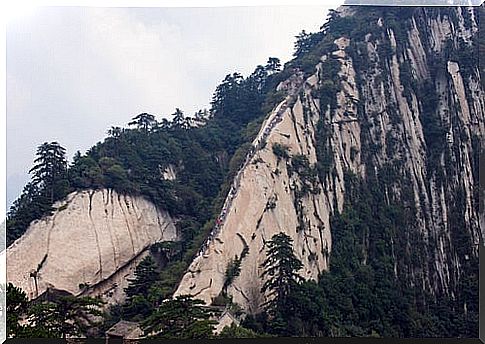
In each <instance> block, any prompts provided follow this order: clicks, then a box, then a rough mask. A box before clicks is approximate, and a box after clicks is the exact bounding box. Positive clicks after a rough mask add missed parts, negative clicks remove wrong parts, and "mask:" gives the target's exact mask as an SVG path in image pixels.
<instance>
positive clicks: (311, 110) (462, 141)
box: [175, 9, 485, 312]
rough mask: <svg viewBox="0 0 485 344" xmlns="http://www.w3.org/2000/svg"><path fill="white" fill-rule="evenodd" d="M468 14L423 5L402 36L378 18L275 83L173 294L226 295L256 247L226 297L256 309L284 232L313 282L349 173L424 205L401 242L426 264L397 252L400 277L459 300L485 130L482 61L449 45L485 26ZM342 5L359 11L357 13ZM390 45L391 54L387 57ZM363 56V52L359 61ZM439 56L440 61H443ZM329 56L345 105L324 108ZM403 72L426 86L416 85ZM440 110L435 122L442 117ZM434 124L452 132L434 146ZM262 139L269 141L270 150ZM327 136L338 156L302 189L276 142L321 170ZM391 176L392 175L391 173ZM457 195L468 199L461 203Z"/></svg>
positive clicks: (475, 230) (473, 240) (395, 199)
mask: <svg viewBox="0 0 485 344" xmlns="http://www.w3.org/2000/svg"><path fill="white" fill-rule="evenodd" d="M463 11H464V10H463V9H457V10H456V12H455V13H454V17H453V18H452V17H451V16H446V15H439V14H438V15H437V14H436V12H433V11H429V12H427V11H425V10H423V11H421V12H420V14H419V15H418V16H416V17H412V18H411V19H409V21H408V25H407V37H404V38H403V37H402V36H401V37H399V38H397V37H396V34H395V32H394V31H393V30H392V28H390V27H387V23H386V21H385V20H384V19H383V18H379V20H378V21H376V24H379V25H378V27H381V28H382V31H383V33H382V34H375V33H372V34H371V33H369V34H367V35H366V36H365V37H366V38H365V42H359V45H358V48H356V47H355V46H352V47H351V43H352V41H351V39H349V37H341V38H339V39H337V40H335V42H334V43H335V45H336V46H337V50H335V51H333V52H329V53H328V54H325V55H324V56H322V57H321V59H320V61H321V62H319V64H318V65H317V66H316V72H315V74H313V75H311V76H309V77H308V78H307V79H306V80H305V81H303V80H300V81H299V82H298V78H299V76H298V75H297V74H295V75H293V76H292V77H291V78H290V79H288V80H287V81H286V82H283V83H281V84H280V85H279V86H278V90H280V91H281V90H284V91H286V92H287V94H288V96H287V97H286V99H285V100H284V101H283V102H281V103H280V104H278V105H277V107H276V108H275V109H274V110H273V112H272V113H271V114H270V115H269V116H268V118H267V120H266V121H265V122H264V123H263V127H262V129H261V131H260V133H259V135H258V137H257V138H256V140H255V142H254V143H253V145H254V147H259V148H255V153H253V154H251V155H250V156H249V160H248V161H247V163H246V164H244V166H243V167H242V169H241V171H240V172H239V174H238V177H237V178H236V180H235V182H234V190H235V191H234V193H230V194H229V196H228V201H226V205H225V206H224V209H223V213H222V215H223V218H222V219H223V222H222V224H221V226H220V228H218V229H217V230H216V231H214V233H213V234H212V235H211V237H210V240H209V242H208V243H207V245H206V246H204V250H203V251H202V252H201V254H199V255H198V256H197V257H196V258H195V260H194V261H193V262H192V264H191V265H190V267H189V269H188V271H187V273H186V274H185V275H184V277H183V279H182V281H181V283H180V285H179V287H178V289H177V291H176V293H175V295H181V294H190V295H193V296H195V297H197V298H200V299H202V300H204V301H205V302H206V303H208V304H209V303H211V302H212V300H213V299H214V298H215V297H216V296H218V295H219V294H220V293H221V292H222V291H223V288H224V282H225V272H226V269H227V267H228V266H229V264H231V262H232V261H233V260H234V259H235V258H236V257H237V258H240V257H241V254H242V253H243V249H244V248H245V247H247V249H248V253H247V255H245V256H244V258H243V259H242V263H241V272H240V274H239V276H237V277H236V278H235V279H234V281H233V282H232V283H231V284H230V286H228V287H227V293H228V294H229V295H230V296H232V298H233V301H234V302H236V303H238V304H240V305H241V306H242V307H243V308H244V309H245V310H247V311H249V312H257V311H258V310H259V307H260V305H261V304H262V303H263V302H264V301H265V296H264V295H261V293H260V290H261V286H262V284H263V281H262V280H261V279H260V275H261V272H262V271H261V268H260V264H261V263H262V261H263V260H264V258H265V253H264V244H265V241H267V240H268V239H270V238H271V236H272V235H274V234H276V233H278V232H280V231H283V232H285V233H286V234H288V235H290V236H291V238H292V239H293V241H294V250H295V253H296V255H297V256H298V258H299V259H300V260H301V261H302V262H303V264H304V268H303V269H302V270H301V271H300V273H301V274H302V275H303V276H304V277H305V278H313V279H316V278H317V277H318V275H319V273H320V272H322V271H323V270H325V269H328V267H329V261H328V258H329V254H331V243H332V236H331V232H332V228H330V217H331V216H332V214H334V213H335V212H337V211H338V212H341V211H342V209H343V207H344V206H345V204H344V203H345V202H344V199H345V193H346V190H345V178H346V173H348V172H351V173H353V174H354V175H355V176H358V177H359V178H362V179H363V180H366V179H369V178H372V179H373V180H374V181H378V182H381V183H383V185H386V186H385V187H386V192H385V199H384V200H383V201H384V202H387V204H400V205H406V206H407V207H412V208H413V209H415V211H414V213H413V216H414V217H415V219H414V223H413V225H412V227H409V228H403V229H402V230H403V231H408V233H410V234H408V238H407V239H402V238H401V239H400V240H404V242H401V243H402V244H403V245H404V246H405V247H404V251H405V252H407V253H406V254H410V255H413V254H414V255H415V257H417V261H418V262H417V263H416V264H408V265H405V264H403V263H402V259H400V258H401V257H394V259H395V262H394V265H395V268H394V271H395V274H396V277H397V276H401V277H403V278H405V279H406V280H408V281H409V283H410V285H419V286H422V288H424V289H426V290H428V291H430V292H432V293H435V292H436V293H445V294H448V295H451V296H453V295H454V293H456V291H457V289H456V288H457V286H458V283H459V280H460V274H461V269H462V266H464V265H465V264H466V261H467V260H468V259H470V257H471V256H477V255H478V246H477V244H478V238H479V236H480V226H479V210H478V200H477V197H476V196H474V195H476V194H477V190H476V188H477V187H478V175H477V171H478V166H477V162H476V161H475V160H476V158H475V157H476V156H477V154H478V152H477V150H478V148H477V144H479V143H482V144H483V141H484V138H485V126H484V125H485V118H484V113H485V111H484V110H485V107H484V100H483V99H484V97H483V89H482V88H481V87H480V76H479V71H478V68H473V69H472V70H471V71H470V68H469V66H468V70H467V73H466V75H464V74H463V73H462V72H461V69H462V66H460V61H454V60H447V58H446V57H445V56H446V55H445V52H444V51H443V49H444V47H445V45H446V44H452V45H454V46H455V47H457V46H458V44H459V41H460V40H463V41H464V42H465V44H469V45H470V44H471V41H472V39H473V37H475V36H476V34H477V25H476V22H475V17H474V16H473V15H472V16H470V17H469V18H467V20H465V19H464V15H465V13H464V12H463ZM345 13H346V14H345V15H351V11H350V12H349V11H345ZM349 13H350V14H349ZM465 22H466V23H467V24H466V25H465ZM470 22H471V23H470ZM450 40H451V43H450V42H448V41H450ZM447 42H448V43H447ZM386 45H387V46H390V49H391V52H390V53H389V52H387V53H386V54H384V53H383V52H382V51H383V50H385V49H382V47H383V46H386ZM349 49H350V50H352V49H354V51H353V52H352V53H349ZM352 54H353V55H352ZM355 54H358V55H360V58H359V60H360V61H359V63H360V64H359V65H358V66H357V67H356V66H355V63H354V62H355V61H353V58H352V56H355ZM437 58H438V59H441V60H442V64H441V67H436V65H435V63H436V62H435V61H436V59H437ZM330 59H337V60H338V61H339V63H340V71H339V72H338V79H339V80H338V82H339V91H338V92H337V94H336V103H337V106H336V107H335V108H330V107H328V108H327V107H324V108H322V106H321V104H320V100H319V98H318V96H316V95H317V94H318V90H319V89H320V88H321V87H322V84H323V83H324V82H325V81H326V78H328V77H329V76H328V75H325V72H324V68H323V66H324V64H325V63H327V62H328V61H329V60H330ZM362 60H364V61H366V63H365V64H364V65H363V64H362ZM405 64H406V68H409V69H410V70H411V72H410V76H406V73H405V72H406V71H405V66H404V65H405ZM300 77H301V76H300ZM405 77H407V78H412V79H413V82H412V83H414V85H418V86H414V88H413V86H412V83H410V82H409V80H407V79H406V80H403V78H405ZM426 83H430V85H428V87H429V89H430V90H431V91H430V92H433V93H434V94H436V96H437V99H438V100H437V106H436V108H433V109H431V110H429V109H427V108H426V105H427V104H425V103H426V102H427V101H428V98H427V97H423V95H422V94H420V92H421V91H420V89H421V87H424V86H423V85H425V84H426ZM431 116H436V118H438V119H437V120H436V121H437V122H436V124H433V123H432V119H430V117H431ZM319 121H321V122H320V123H319ZM430 123H431V124H430ZM318 124H320V125H323V126H324V127H325V128H326V134H325V137H318V136H317V125H318ZM432 125H436V126H438V127H441V128H444V130H445V131H446V132H445V134H446V136H444V135H445V134H443V135H441V136H439V137H436V139H440V140H442V141H443V144H440V147H438V148H437V147H436V145H433V142H432V140H433V139H435V138H434V137H433V136H432V135H436V134H435V133H433V132H431V133H430V131H429V127H430V126H432ZM267 128H268V129H267ZM427 128H428V129H427ZM261 140H263V141H266V145H265V146H264V147H263V148H261V146H260V145H259V142H260V141H261ZM319 140H324V144H323V145H324V146H325V147H326V149H327V151H328V153H327V154H328V155H329V158H330V160H331V161H332V168H331V172H329V173H328V174H327V175H326V177H325V178H323V180H322V179H320V180H319V181H318V183H317V184H318V185H314V186H313V190H312V191H315V192H307V193H305V194H303V195H302V194H301V190H302V189H303V184H304V183H305V181H304V180H303V179H302V178H301V177H300V176H299V175H298V173H294V172H293V173H292V172H291V169H290V168H289V167H290V165H291V162H290V161H291V159H289V161H285V159H280V158H278V157H277V156H276V155H275V154H274V153H273V151H272V146H273V144H275V143H278V144H281V145H284V146H286V147H288V152H289V155H290V156H295V155H298V154H302V155H305V156H306V157H307V158H308V160H309V163H310V167H312V166H315V164H316V163H317V162H318V159H319V158H321V156H320V157H319V156H318V154H317V148H316V147H317V143H318V141H319ZM320 142H321V141H320ZM438 150H439V153H435V152H434V151H438ZM431 159H435V160H433V161H431ZM436 159H437V160H436ZM436 161H437V162H436ZM391 172H392V173H393V175H394V176H395V177H394V178H393V179H392V180H388V179H386V175H387V174H389V173H391ZM317 189H319V191H317ZM457 194H460V195H462V196H463V197H462V198H457V197H456V195H457ZM458 200H459V202H462V203H460V204H455V202H458ZM457 214H459V215H457ZM411 236H414V237H415V238H419V239H412V240H418V241H419V242H420V248H417V247H413V245H414V244H413V241H412V240H411V239H410V238H409V237H411ZM463 236H466V237H468V238H469V239H470V243H469V246H467V247H465V248H463V247H458V246H459V245H463V244H458V243H455V242H456V238H458V237H463ZM389 244H390V245H394V241H392V242H390V243H389ZM455 245H456V246H455ZM412 252H414V253H412ZM465 252H466V253H465Z"/></svg>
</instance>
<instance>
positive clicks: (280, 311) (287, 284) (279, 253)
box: [261, 232, 303, 330]
mask: <svg viewBox="0 0 485 344" xmlns="http://www.w3.org/2000/svg"><path fill="white" fill-rule="evenodd" d="M292 241H293V240H292V239H291V238H290V237H289V236H288V235H286V234H285V233H283V232H280V233H278V234H275V235H274V236H273V237H272V238H271V240H270V241H268V242H267V243H266V246H267V250H266V256H267V257H266V260H265V261H264V262H263V264H261V267H262V268H263V269H264V271H263V273H262V275H261V278H262V279H266V281H265V282H264V284H263V287H262V288H261V292H262V293H263V294H266V296H267V297H268V298H269V300H268V301H266V302H265V303H264V304H263V308H264V309H265V311H266V312H267V314H268V315H269V316H270V318H271V320H272V323H273V324H274V327H275V330H276V328H278V327H279V326H278V325H281V326H285V325H284V318H285V313H286V312H287V311H288V304H290V302H288V301H289V298H290V296H291V293H292V292H293V291H294V290H295V289H297V288H298V286H299V284H300V283H301V281H302V280H303V279H302V277H301V276H300V275H299V274H298V270H300V269H301V268H302V267H303V264H302V263H301V262H300V260H298V258H297V257H296V256H295V254H294V253H293V246H292Z"/></svg>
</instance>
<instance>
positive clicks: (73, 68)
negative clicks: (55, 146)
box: [6, 6, 328, 207]
mask: <svg viewBox="0 0 485 344" xmlns="http://www.w3.org/2000/svg"><path fill="white" fill-rule="evenodd" d="M327 11H328V7H325V6H272V7H225V8H223V7H218V8H113V7H104V8H101V7H42V8H36V9H35V10H32V11H29V13H27V14H25V15H22V16H17V17H16V18H15V19H14V20H11V21H9V22H8V23H7V29H6V60H7V69H6V79H7V207H9V206H10V204H11V203H12V202H13V200H15V199H16V198H17V197H18V195H19V194H20V192H21V191H22V188H23V186H24V185H25V183H26V182H27V181H28V180H29V175H28V170H29V169H30V167H31V166H32V161H33V159H34V158H35V151H36V148H37V146H39V145H40V144H42V143H43V142H46V141H57V142H59V143H60V144H61V145H62V146H63V147H65V148H66V150H67V155H68V158H69V159H71V158H72V156H73V155H74V153H75V152H76V151H77V150H80V151H81V152H83V153H84V152H85V151H86V150H87V149H88V148H90V147H91V146H93V145H94V144H96V142H98V141H102V139H103V138H104V137H105V136H106V131H107V130H108V129H109V128H110V127H111V126H126V124H127V123H128V122H129V121H130V119H131V118H132V117H134V116H136V115H137V114H139V113H142V112H148V113H151V114H154V115H156V116H157V118H158V119H161V118H163V117H165V116H169V115H170V114H171V113H173V112H174V110H175V108H176V107H179V108H181V109H182V110H183V111H184V112H185V113H186V114H193V113H194V112H195V111H197V110H198V109H203V108H208V107H209V103H210V100H211V96H212V93H213V91H214V90H215V88H216V86H217V85H218V84H219V83H220V82H221V81H222V80H223V79H224V77H225V75H227V74H229V73H232V72H236V71H237V72H240V73H242V74H243V75H248V74H249V73H251V72H252V70H254V68H255V67H256V66H257V65H258V64H264V63H265V62H266V61H267V59H268V57H270V56H271V57H278V58H280V59H281V61H282V62H286V61H288V60H289V59H291V54H292V52H293V43H294V36H295V35H297V34H298V33H299V32H300V31H301V30H303V29H304V30H306V31H307V32H314V31H318V29H319V27H320V26H321V25H322V24H323V22H324V21H325V18H326V14H327Z"/></svg>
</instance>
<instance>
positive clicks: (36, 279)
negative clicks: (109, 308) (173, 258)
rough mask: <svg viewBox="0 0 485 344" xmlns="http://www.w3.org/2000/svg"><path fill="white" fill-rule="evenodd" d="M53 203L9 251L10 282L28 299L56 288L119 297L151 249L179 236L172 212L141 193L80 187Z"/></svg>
mask: <svg viewBox="0 0 485 344" xmlns="http://www.w3.org/2000/svg"><path fill="white" fill-rule="evenodd" d="M54 207H55V208H56V210H55V211H54V213H53V215H52V216H49V217H45V218H43V219H41V220H39V221H34V222H33V223H32V224H31V225H30V227H29V228H28V230H27V232H26V233H25V234H24V235H23V236H22V237H21V238H20V239H18V240H17V241H15V242H14V243H13V244H12V245H11V246H10V247H9V248H8V249H7V262H8V263H7V280H8V281H9V282H12V283H13V284H14V285H16V286H18V287H20V288H22V289H23V290H24V291H25V292H26V293H27V295H28V297H29V298H36V297H38V296H40V295H41V294H42V293H44V292H45V291H46V290H47V288H52V289H56V290H60V291H65V292H69V293H70V294H73V295H102V296H104V297H105V299H106V300H108V301H115V300H120V299H122V298H123V287H125V286H126V283H127V282H126V279H127V277H128V276H129V275H130V274H132V271H133V269H134V267H135V266H136V264H137V263H138V262H139V261H140V259H142V258H143V257H144V255H145V254H146V251H147V248H148V247H149V246H150V245H151V244H153V243H155V242H158V241H164V240H176V239H177V235H176V229H175V226H174V224H173V221H172V219H171V218H170V216H169V215H168V214H167V213H165V212H163V211H160V210H159V209H157V207H155V206H154V205H153V204H152V203H151V202H149V201H147V200H145V199H144V198H142V197H133V196H125V195H120V194H117V193H116V192H114V191H112V190H99V191H80V192H74V193H72V194H70V195H69V196H68V197H67V199H66V200H65V201H62V202H58V203H56V204H55V205H54Z"/></svg>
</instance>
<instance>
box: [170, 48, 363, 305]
mask: <svg viewBox="0 0 485 344" xmlns="http://www.w3.org/2000/svg"><path fill="white" fill-rule="evenodd" d="M335 43H336V44H337V46H338V50H337V51H335V52H333V55H334V56H337V57H338V60H339V61H340V63H341V66H342V68H341V71H340V74H341V75H342V76H344V77H345V78H346V80H347V81H346V83H345V84H344V87H343V88H342V90H341V91H340V92H339V94H338V96H337V97H338V104H339V111H338V112H337V113H336V114H333V113H332V115H331V113H330V110H328V111H326V112H325V114H324V117H325V118H324V121H325V122H326V124H327V125H329V126H330V127H332V128H333V129H334V133H335V134H334V135H332V136H331V137H330V138H329V140H330V141H329V144H330V145H331V147H333V152H332V153H330V154H332V156H333V160H335V161H337V162H338V163H337V166H336V171H337V175H336V176H335V178H332V177H331V176H328V179H327V180H325V181H324V183H320V182H319V181H318V177H317V176H316V167H315V166H316V163H317V151H316V141H317V137H316V132H317V125H318V122H319V120H320V118H321V116H320V112H321V110H320V104H319V103H320V102H319V100H318V99H316V98H315V97H314V96H313V93H312V92H313V91H315V90H316V89H317V88H318V87H319V84H320V82H321V76H322V75H321V65H322V64H319V65H318V66H317V72H316V73H315V74H314V75H312V76H310V77H309V78H307V79H306V80H303V79H302V75H299V76H298V74H296V75H294V76H293V77H291V78H290V79H288V80H287V81H286V82H283V83H282V84H280V85H279V86H278V90H285V91H286V92H287V93H288V96H287V97H286V99H285V100H284V101H282V102H281V103H280V104H278V106H276V108H275V110H274V111H273V112H272V113H271V114H270V115H269V116H268V118H267V119H266V121H265V122H264V123H263V125H262V128H261V130H260V132H259V134H258V135H257V137H256V139H255V141H254V142H253V149H252V150H251V153H250V154H249V156H248V158H247V160H246V163H245V164H244V166H243V168H242V169H241V170H240V172H239V174H238V176H237V177H236V179H235V181H234V185H233V188H232V189H231V192H230V193H229V196H228V200H227V201H226V203H225V205H224V207H223V210H222V216H221V218H220V220H221V221H222V223H221V225H220V227H219V228H217V230H216V231H215V232H214V233H213V234H212V235H211V237H210V240H209V242H208V243H207V244H206V246H205V250H203V251H202V252H201V253H200V254H199V256H198V257H197V258H196V259H195V260H194V262H193V263H192V264H191V266H190V268H189V270H188V272H187V273H186V274H185V276H184V277H183V279H182V282H181V283H180V286H179V288H178V289H177V291H176V294H175V295H180V294H191V295H194V296H196V297H197V298H200V299H202V300H204V301H205V302H206V303H211V301H212V300H213V299H214V298H215V297H216V296H218V295H219V294H220V293H221V291H222V289H223V287H224V284H225V278H226V276H225V272H226V269H227V268H228V266H229V264H231V262H232V261H233V260H234V259H236V258H241V257H242V262H241V272H240V274H239V276H238V277H237V278H235V279H234V281H233V282H232V283H231V284H230V286H229V287H228V290H227V292H228V293H229V294H230V295H232V297H233V300H234V302H236V303H238V304H240V305H242V306H243V307H244V308H245V309H247V310H248V311H250V312H256V311H258V310H259V307H260V305H261V304H262V303H263V302H264V301H265V299H264V298H265V296H264V295H262V294H261V293H260V290H261V286H262V283H263V281H261V279H260V275H261V273H262V271H261V268H260V265H261V263H262V262H263V260H264V258H265V254H264V252H265V242H266V241H267V240H269V239H271V237H272V236H273V235H275V234H277V233H279V232H285V233H287V234H288V235H290V236H291V238H292V239H293V241H294V247H295V253H296V255H297V256H298V257H299V259H300V260H301V261H302V262H303V264H304V268H303V269H302V271H301V274H302V276H304V277H305V278H307V279H317V278H318V275H319V274H320V273H321V272H322V271H324V270H325V269H327V268H328V258H329V254H330V251H331V235H330V215H331V214H332V212H333V211H335V210H336V209H338V210H339V211H341V210H342V207H343V199H344V184H343V182H344V179H343V173H344V169H346V168H350V169H352V170H353V171H355V172H356V173H359V174H362V173H363V169H362V168H361V167H362V166H361V164H360V155H359V152H360V127H359V124H358V123H357V119H356V117H355V115H356V106H355V102H356V101H358V98H359V95H358V91H357V90H356V88H355V80H354V79H355V71H354V70H353V67H352V61H351V59H350V58H349V57H348V56H347V54H346V53H345V48H346V47H347V46H348V40H346V39H340V40H338V41H336V42H335ZM275 146H279V147H282V148H283V149H284V150H286V153H287V154H288V157H287V158H284V157H281V156H278V155H277V154H275V152H274V149H273V147H275ZM354 152H356V153H355V154H354ZM301 157H305V158H306V159H307V165H305V166H301V167H297V166H296V162H295V161H296V159H298V158H301ZM307 173H310V174H311V175H313V180H312V179H311V178H310V179H309V178H307V177H306V174H307ZM244 250H246V251H247V253H246V254H244V253H243V251H244Z"/></svg>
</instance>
